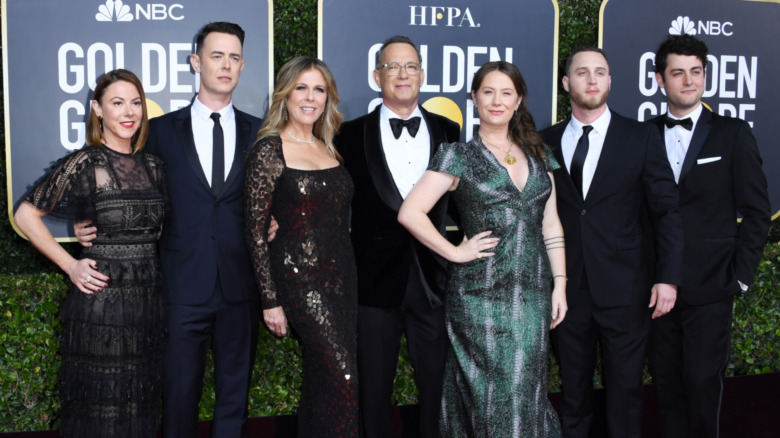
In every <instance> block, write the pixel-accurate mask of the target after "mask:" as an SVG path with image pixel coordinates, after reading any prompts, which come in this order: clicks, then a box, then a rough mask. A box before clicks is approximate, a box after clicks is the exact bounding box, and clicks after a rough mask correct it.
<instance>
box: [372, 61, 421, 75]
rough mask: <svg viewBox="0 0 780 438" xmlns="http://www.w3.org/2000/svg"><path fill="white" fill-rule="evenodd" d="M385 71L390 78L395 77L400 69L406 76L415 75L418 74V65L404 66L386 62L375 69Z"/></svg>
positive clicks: (413, 63)
mask: <svg viewBox="0 0 780 438" xmlns="http://www.w3.org/2000/svg"><path fill="white" fill-rule="evenodd" d="M381 69H385V71H386V72H387V74H388V75H390V76H396V75H397V74H399V73H401V69H404V70H406V74H408V75H416V74H417V73H419V72H420V64H417V63H416V62H410V63H408V64H406V65H401V64H399V63H397V62H388V63H387V64H382V65H380V66H378V67H377V70H381Z"/></svg>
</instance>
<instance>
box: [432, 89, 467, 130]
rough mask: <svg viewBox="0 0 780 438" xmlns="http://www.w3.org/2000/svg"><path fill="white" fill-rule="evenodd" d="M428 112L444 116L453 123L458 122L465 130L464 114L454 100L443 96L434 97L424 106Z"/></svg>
mask: <svg viewBox="0 0 780 438" xmlns="http://www.w3.org/2000/svg"><path fill="white" fill-rule="evenodd" d="M422 106H423V108H425V109H426V110H428V111H430V112H432V113H435V114H438V115H440V116H444V117H446V118H448V119H450V120H452V121H453V122H456V123H457V124H458V126H460V128H461V129H463V114H462V113H461V112H460V107H458V104H457V103H455V102H454V101H453V100H452V99H449V98H447V97H442V96H436V97H432V98H430V99H428V100H426V101H425V102H424V103H423V104H422Z"/></svg>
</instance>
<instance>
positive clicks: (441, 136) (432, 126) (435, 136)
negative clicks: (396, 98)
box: [420, 106, 446, 163]
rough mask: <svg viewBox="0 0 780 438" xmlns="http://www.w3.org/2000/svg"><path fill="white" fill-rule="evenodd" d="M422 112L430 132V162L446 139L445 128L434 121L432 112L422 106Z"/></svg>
mask: <svg viewBox="0 0 780 438" xmlns="http://www.w3.org/2000/svg"><path fill="white" fill-rule="evenodd" d="M420 112H421V113H422V115H423V119H425V125H426V126H427V127H428V133H429V134H430V146H431V148H430V153H429V154H428V162H429V163H430V160H431V159H433V155H434V154H435V153H436V148H437V147H438V146H439V143H441V142H443V141H446V139H445V137H446V135H445V133H444V130H442V129H441V126H439V124H438V123H434V122H433V117H431V114H430V113H429V112H428V111H426V110H425V108H423V107H422V106H421V107H420Z"/></svg>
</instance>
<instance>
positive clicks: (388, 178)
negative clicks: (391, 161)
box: [363, 107, 404, 211]
mask: <svg viewBox="0 0 780 438" xmlns="http://www.w3.org/2000/svg"><path fill="white" fill-rule="evenodd" d="M379 108H380V107H377V108H376V109H375V110H374V112H372V113H371V114H369V115H368V117H366V124H365V126H364V127H363V147H364V148H365V152H366V166H367V167H368V173H369V174H370V175H371V181H373V183H374V188H376V191H377V193H379V197H380V198H382V201H383V202H384V203H385V204H387V206H388V207H390V208H392V209H393V210H396V211H398V209H399V208H401V203H402V202H403V201H404V199H403V198H402V197H401V193H399V192H398V187H396V185H395V181H393V175H392V174H390V168H389V167H388V166H387V161H386V160H385V153H384V151H383V150H382V132H381V130H380V129H379Z"/></svg>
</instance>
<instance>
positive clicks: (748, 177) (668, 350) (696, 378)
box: [650, 108, 771, 437]
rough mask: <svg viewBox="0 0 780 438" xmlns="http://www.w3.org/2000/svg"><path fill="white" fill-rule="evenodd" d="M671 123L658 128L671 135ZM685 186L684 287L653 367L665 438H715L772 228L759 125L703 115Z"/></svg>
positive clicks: (659, 332) (655, 327) (663, 327)
mask: <svg viewBox="0 0 780 438" xmlns="http://www.w3.org/2000/svg"><path fill="white" fill-rule="evenodd" d="M664 117H665V116H660V117H657V118H655V119H653V120H651V121H650V123H651V124H653V125H654V126H655V127H657V129H658V131H659V132H660V133H661V135H662V136H663V135H664V123H663V121H664ZM678 185H679V193H680V195H679V196H680V201H679V207H680V214H681V216H682V221H683V228H684V234H685V253H684V258H683V276H682V284H681V285H680V288H679V291H678V297H677V305H676V306H675V308H674V309H673V310H672V312H670V313H669V314H668V315H666V316H663V317H661V318H659V319H657V320H655V321H653V324H652V329H651V333H652V334H651V347H650V365H651V369H652V372H653V377H654V381H655V383H656V392H657V394H658V397H659V400H660V404H659V406H660V409H661V423H662V431H663V432H664V436H668V437H675V436H680V437H683V436H690V437H714V436H717V429H718V414H719V411H720V399H721V393H722V389H723V384H722V378H723V373H724V371H725V367H726V363H727V361H728V353H729V344H730V338H731V315H732V305H733V297H734V295H736V294H737V293H739V292H740V290H741V289H740V286H739V283H738V281H741V282H742V283H744V284H745V285H748V284H750V283H751V281H752V280H753V276H754V275H755V273H756V269H757V267H758V262H759V261H760V260H761V255H762V250H763V247H764V243H765V241H766V234H767V231H768V229H769V226H770V223H771V211H770V204H769V199H768V195H767V183H766V178H765V177H764V173H763V171H762V169H761V157H760V156H759V152H758V146H757V144H756V140H755V138H754V137H753V134H752V132H751V129H750V126H749V125H748V124H747V123H746V122H745V121H743V120H739V119H734V118H730V117H722V116H719V115H717V114H713V113H711V112H710V111H709V110H707V109H706V108H704V109H703V110H702V113H701V116H700V117H699V120H698V122H697V123H696V125H695V127H694V131H693V135H692V137H691V142H690V145H689V146H688V150H687V152H686V154H685V160H684V161H683V166H682V170H681V173H680V178H679V182H678ZM738 213H741V214H742V221H741V223H738V222H737V214H738ZM692 376H693V377H692Z"/></svg>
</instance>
